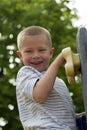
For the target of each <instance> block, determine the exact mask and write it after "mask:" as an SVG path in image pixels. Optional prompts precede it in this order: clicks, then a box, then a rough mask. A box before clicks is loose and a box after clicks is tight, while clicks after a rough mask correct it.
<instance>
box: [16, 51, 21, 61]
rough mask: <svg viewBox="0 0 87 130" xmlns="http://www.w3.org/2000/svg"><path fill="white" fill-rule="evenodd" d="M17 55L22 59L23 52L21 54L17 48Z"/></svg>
mask: <svg viewBox="0 0 87 130" xmlns="http://www.w3.org/2000/svg"><path fill="white" fill-rule="evenodd" d="M16 53H17V56H18V57H19V58H20V59H22V54H21V52H20V51H19V50H17V52H16Z"/></svg>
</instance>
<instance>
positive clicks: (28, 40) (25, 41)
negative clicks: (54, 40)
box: [20, 35, 50, 48]
mask: <svg viewBox="0 0 87 130" xmlns="http://www.w3.org/2000/svg"><path fill="white" fill-rule="evenodd" d="M26 45H29V46H33V45H34V46H36V45H47V46H48V47H49V46H50V45H49V44H48V40H47V37H46V36H45V35H34V36H24V37H22V41H21V46H20V48H22V47H24V46H26Z"/></svg>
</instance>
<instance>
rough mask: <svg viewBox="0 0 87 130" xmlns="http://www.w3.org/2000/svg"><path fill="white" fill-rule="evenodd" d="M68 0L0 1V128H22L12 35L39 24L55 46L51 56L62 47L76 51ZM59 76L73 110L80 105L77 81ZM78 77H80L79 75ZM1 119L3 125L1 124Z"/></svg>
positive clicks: (77, 110) (60, 74)
mask: <svg viewBox="0 0 87 130" xmlns="http://www.w3.org/2000/svg"><path fill="white" fill-rule="evenodd" d="M68 2H69V0H61V1H60V2H59V3H56V1H55V0H9V1H8V0H0V127H1V128H2V130H16V129H17V130H22V126H21V123H20V121H19V117H18V109H17V102H16V85H15V79H16V74H17V71H18V69H19V67H20V66H21V63H20V60H19V59H18V57H17V55H16V50H17V46H16V37H17V34H18V33H19V32H20V30H22V29H23V28H24V27H27V26H30V25H39V26H43V27H45V28H47V29H48V30H49V31H50V33H51V35H52V40H53V46H54V47H55V54H54V57H53V59H52V60H54V58H55V56H57V55H58V53H59V52H60V51H61V50H62V49H63V48H65V47H67V46H71V48H72V49H73V50H75V51H76V44H75V42H76V33H77V28H74V27H73V24H72V20H73V19H75V18H77V16H76V10H74V9H73V10H70V9H69V8H68V7H67V4H68ZM59 76H60V77H61V78H62V79H63V80H64V81H65V82H66V84H67V85H68V86H69V90H70V92H72V93H73V96H72V98H73V100H74V104H75V109H76V112H81V111H83V110H84V108H83V106H82V103H83V102H82V95H81V82H79V83H78V84H74V85H73V86H70V85H69V84H68V82H67V79H66V75H65V70H64V68H62V69H61V70H60V71H59ZM79 79H80V78H79ZM1 120H4V123H5V124H2V123H1Z"/></svg>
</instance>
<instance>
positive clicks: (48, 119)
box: [16, 66, 76, 130]
mask: <svg viewBox="0 0 87 130" xmlns="http://www.w3.org/2000/svg"><path fill="white" fill-rule="evenodd" d="M44 73H45V72H42V73H41V72H38V71H37V70H36V69H34V68H32V67H29V66H24V67H22V68H21V69H20V70H19V72H18V74H17V80H16V83H17V87H16V95H17V103H18V109H19V116H20V120H21V122H22V125H23V127H24V130H76V124H75V114H74V109H73V104H72V100H71V97H70V94H69V91H68V89H67V87H66V85H65V83H64V82H63V81H62V80H61V79H59V78H58V77H57V78H56V80H55V83H54V86H53V89H52V91H51V93H50V95H49V96H48V98H47V100H46V102H44V103H38V102H36V101H35V100H34V98H33V88H34V86H35V83H36V82H37V81H38V80H39V79H41V77H42V76H43V75H44Z"/></svg>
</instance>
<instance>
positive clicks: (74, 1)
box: [69, 0, 87, 27]
mask: <svg viewBox="0 0 87 130" xmlns="http://www.w3.org/2000/svg"><path fill="white" fill-rule="evenodd" d="M69 5H70V7H71V8H73V7H75V8H76V9H77V11H78V13H77V14H78V16H79V20H78V21H76V23H75V25H76V26H81V25H83V26H86V27H87V0H70V4H69Z"/></svg>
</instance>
